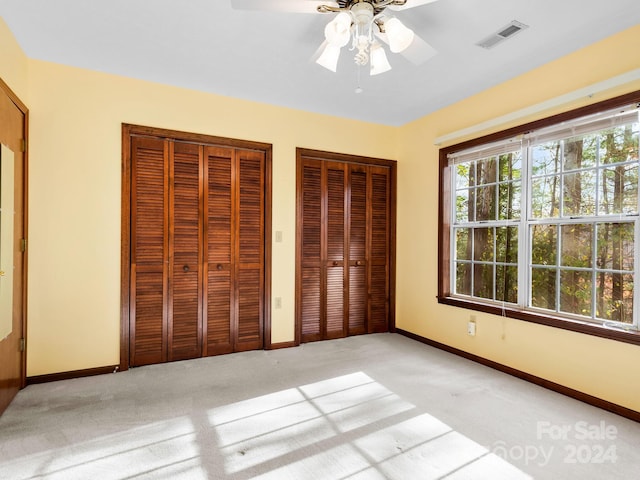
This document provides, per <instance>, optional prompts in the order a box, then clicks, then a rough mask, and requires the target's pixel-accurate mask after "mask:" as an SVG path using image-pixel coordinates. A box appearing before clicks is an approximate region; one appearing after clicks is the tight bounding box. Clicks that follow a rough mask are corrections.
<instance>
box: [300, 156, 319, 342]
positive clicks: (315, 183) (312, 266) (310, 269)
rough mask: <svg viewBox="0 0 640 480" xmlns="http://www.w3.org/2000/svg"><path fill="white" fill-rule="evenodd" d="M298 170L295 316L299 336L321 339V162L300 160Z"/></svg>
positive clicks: (308, 339) (311, 339)
mask: <svg viewBox="0 0 640 480" xmlns="http://www.w3.org/2000/svg"><path fill="white" fill-rule="evenodd" d="M298 168H300V172H299V177H300V181H299V188H300V189H301V191H300V192H299V196H300V198H301V200H300V205H299V208H300V210H301V211H300V213H299V216H298V222H299V223H300V225H298V228H299V230H300V232H301V234H299V240H298V241H299V242H300V245H299V246H298V248H299V250H300V254H299V256H300V259H299V261H300V273H299V278H298V316H299V323H300V329H301V340H302V341H303V342H312V341H316V340H321V339H322V335H321V321H320V319H321V317H322V316H323V315H324V306H323V305H324V301H323V298H324V291H323V290H324V289H323V284H324V282H323V281H322V273H323V271H324V267H323V257H322V249H321V244H322V243H323V241H322V232H323V228H322V198H323V194H322V185H323V182H322V176H323V174H322V172H323V168H322V163H321V162H317V161H303V162H302V164H301V165H299V166H298Z"/></svg>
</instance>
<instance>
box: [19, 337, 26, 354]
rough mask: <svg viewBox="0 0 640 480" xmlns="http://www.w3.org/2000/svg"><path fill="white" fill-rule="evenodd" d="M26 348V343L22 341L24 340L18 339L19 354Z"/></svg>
mask: <svg viewBox="0 0 640 480" xmlns="http://www.w3.org/2000/svg"><path fill="white" fill-rule="evenodd" d="M26 346H27V342H26V341H25V339H24V338H21V339H20V351H21V352H24V350H25V348H26Z"/></svg>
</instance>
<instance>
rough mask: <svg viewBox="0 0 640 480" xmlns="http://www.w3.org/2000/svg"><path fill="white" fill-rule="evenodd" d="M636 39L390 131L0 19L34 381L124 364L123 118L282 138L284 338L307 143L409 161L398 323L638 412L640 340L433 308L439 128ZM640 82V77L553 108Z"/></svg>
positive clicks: (621, 65) (522, 103)
mask: <svg viewBox="0 0 640 480" xmlns="http://www.w3.org/2000/svg"><path fill="white" fill-rule="evenodd" d="M639 41H640V27H635V28H633V29H630V30H628V31H626V32H623V33H621V34H619V35H616V36H613V37H611V38H609V39H606V40H604V41H602V42H599V43H598V44H595V45H593V46H591V47H588V48H586V49H584V50H582V51H579V52H576V53H575V54H573V55H569V56H568V57H565V58H562V59H560V60H558V61H556V62H553V63H550V64H548V65H546V66H544V67H542V68H539V69H536V70H534V71H532V72H530V73H528V74H526V75H523V76H521V77H518V78H516V79H514V80H512V81H509V82H506V83H504V84H502V85H499V86H497V87H495V88H492V89H490V90H487V91H485V92H483V93H481V94H478V95H476V96H474V97H472V98H469V99H467V100H464V101H462V102H460V103H458V104H455V105H452V106H450V107H448V108H446V109H443V110H441V111H438V112H436V113H434V114H431V115H428V116H426V117H424V118H422V119H420V120H417V121H415V122H413V123H411V124H408V125H405V126H404V127H401V128H392V127H383V126H378V125H373V124H366V123H362V122H355V121H349V120H343V119H337V118H332V117H327V116H321V115H315V114H310V113H305V112H300V111H294V110H290V109H284V108H278V107H273V106H268V105H262V104H257V103H252V102H246V101H240V100H234V99H230V98H225V97H221V96H216V95H209V94H205V93H200V92H195V91H190V90H185V89H179V88H174V87H168V86H163V85H158V84H153V83H149V82H143V81H138V80H132V79H127V78H123V77H118V76H113V75H107V74H102V73H96V72H90V71H86V70H81V69H76V68H71V67H65V66H60V65H56V64H51V63H46V62H42V61H37V60H27V59H26V58H25V57H24V55H23V53H22V52H21V51H20V49H19V47H17V44H16V42H15V39H14V38H13V36H12V35H11V33H10V32H9V31H8V30H7V28H6V26H5V24H4V23H3V22H2V21H1V19H0V47H2V48H0V77H2V78H3V80H5V82H7V83H8V84H9V85H10V86H11V88H13V89H14V91H15V92H16V93H17V94H18V95H19V96H20V97H21V98H22V100H23V101H24V102H25V103H27V105H28V107H29V108H30V115H31V117H30V120H31V130H30V136H31V145H30V189H29V193H30V196H29V202H30V211H29V213H30V218H29V232H30V244H29V245H30V247H29V255H30V256H29V319H28V321H29V327H28V359H27V360H28V372H27V374H28V375H29V376H33V375H41V374H47V373H55V372H64V371H70V370H77V369H83V368H92V367H99V366H104V365H110V364H117V363H118V361H119V328H120V311H119V302H120V175H121V174H120V167H121V145H120V125H121V123H122V122H126V123H135V124H141V125H150V126H157V127H164V128H169V129H176V130H185V131H191V132H198V133H204V134H211V135H217V136H226V137H235V138H242V139H247V140H254V141H261V142H268V143H272V144H273V155H274V157H273V160H274V162H273V178H274V189H273V231H274V232H275V231H278V230H279V231H282V232H283V240H284V241H283V242H282V243H275V242H274V243H273V259H272V264H273V279H272V284H273V292H272V294H273V296H274V297H275V296H280V297H282V309H278V310H273V311H272V321H273V337H272V341H273V342H284V341H289V340H291V339H293V324H294V313H293V312H294V304H293V301H294V272H295V265H294V260H295V244H294V243H295V242H294V233H295V168H294V167H295V148H296V147H297V146H300V147H307V148H316V149H322V150H330V151H336V152H344V153H353V154H357V155H368V156H376V157H384V158H392V159H398V160H399V169H398V170H399V172H398V173H399V175H398V231H397V238H398V248H397V259H398V266H397V325H398V327H400V328H403V329H406V330H409V331H411V332H414V333H416V334H419V335H422V336H425V337H428V338H432V339H434V340H436V341H439V342H442V343H445V344H448V345H451V346H453V347H456V348H460V349H463V350H466V351H469V352H471V353H474V354H477V355H480V356H483V357H486V358H489V359H491V360H495V361H497V362H500V363H503V364H506V365H509V366H512V367H514V368H518V369H520V370H523V371H526V372H529V373H531V374H534V375H538V376H540V377H543V378H547V379H549V380H552V381H555V382H558V383H562V384H565V385H567V386H569V387H571V388H575V389H577V390H580V391H583V392H586V393H589V394H592V395H595V396H597V397H600V398H603V399H605V400H608V401H611V402H614V403H618V404H621V405H624V406H626V407H629V408H632V409H635V410H638V411H640V384H639V383H638V382H637V378H638V368H639V367H638V364H639V362H638V359H639V358H640V347H635V346H632V345H628V344H624V343H620V342H613V341H608V340H603V339H599V338H595V337H591V336H586V335H581V334H576V333H572V332H566V331H562V330H558V329H552V328H549V327H544V326H540V325H535V324H530V323H526V322H521V321H515V320H511V319H506V318H500V317H494V316H490V315H482V314H476V316H477V322H478V334H477V336H476V337H474V338H471V337H468V336H467V335H466V322H467V320H468V318H469V315H470V312H469V311H466V310H463V309H458V308H453V307H448V306H442V305H439V304H437V302H436V299H435V296H436V292H437V288H436V270H437V229H436V225H437V201H438V184H437V178H438V161H437V160H438V157H437V154H438V150H437V147H436V146H434V145H433V139H435V138H436V137H438V136H440V135H443V134H447V133H450V132H452V131H456V130H458V129H461V128H465V127H468V126H472V125H474V124H478V123H480V122H483V121H486V120H490V119H492V118H496V117H499V116H501V115H504V114H508V113H510V112H512V111H514V110H519V109H521V108H525V107H527V106H530V105H533V104H536V103H538V102H542V101H545V100H548V99H550V98H553V97H556V96H558V95H562V94H565V93H567V92H571V91H574V90H576V89H579V88H582V87H584V86H586V85H589V84H592V83H595V82H599V81H601V80H604V79H607V78H610V77H613V76H616V75H619V74H621V73H624V72H628V71H630V70H633V69H635V68H638V67H639V66H640V57H638V56H637V55H633V54H629V52H630V49H629V46H630V45H633V44H638V42H639ZM638 89H640V84H638V82H635V83H634V84H629V85H625V86H623V87H620V88H618V89H616V90H615V91H610V92H607V93H605V94H603V95H600V96H598V97H595V98H593V99H584V100H580V101H577V102H574V103H575V104H572V105H568V106H563V107H559V108H558V109H556V110H566V109H568V108H570V107H575V106H578V105H581V104H586V103H590V102H593V101H597V100H601V99H602V98H606V97H607V96H613V95H616V94H620V93H623V92H626V91H632V90H638ZM425 94H428V92H425ZM546 114H547V113H545V114H544V115H546ZM541 116H542V114H541ZM532 119H533V118H527V119H524V120H522V121H519V122H518V123H523V122H524V121H528V120H532ZM346 132H349V133H348V134H347V133H346ZM417 207H419V208H417Z"/></svg>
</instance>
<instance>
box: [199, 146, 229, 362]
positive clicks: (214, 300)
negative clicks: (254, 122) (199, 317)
mask: <svg viewBox="0 0 640 480" xmlns="http://www.w3.org/2000/svg"><path fill="white" fill-rule="evenodd" d="M233 160H234V151H233V149H231V148H222V147H205V167H204V170H205V178H206V179H207V180H206V182H205V183H206V185H207V192H206V195H205V204H206V208H205V211H206V216H205V225H206V227H205V229H204V232H205V239H206V240H205V245H206V255H205V257H206V261H205V263H206V270H207V276H206V291H207V302H206V304H205V307H204V308H205V311H206V313H205V318H206V322H205V323H206V325H205V327H206V349H207V351H206V355H217V354H221V353H230V352H232V351H233V335H234V331H232V326H234V325H235V318H236V316H235V310H234V307H233V306H234V304H235V289H234V288H233V284H234V277H233V269H232V262H231V260H232V256H233V242H232V237H233V236H232V226H233V225H234V223H233V206H232V188H231V178H232V165H233Z"/></svg>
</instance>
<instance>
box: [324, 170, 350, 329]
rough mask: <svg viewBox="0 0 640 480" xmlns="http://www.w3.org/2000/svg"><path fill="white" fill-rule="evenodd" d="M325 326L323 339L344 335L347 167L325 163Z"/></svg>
mask: <svg viewBox="0 0 640 480" xmlns="http://www.w3.org/2000/svg"><path fill="white" fill-rule="evenodd" d="M325 165H326V185H327V186H326V191H327V207H326V212H327V213H326V218H327V221H326V232H324V233H323V237H324V238H326V250H327V254H326V259H327V262H326V269H327V270H326V276H325V278H326V286H325V288H326V292H327V293H326V305H327V306H326V324H325V330H324V332H323V333H324V337H325V338H339V337H344V336H346V334H347V328H346V325H345V323H346V322H345V320H346V314H345V313H346V312H345V278H344V275H345V230H346V229H345V223H346V220H345V218H346V217H345V213H346V208H345V203H346V202H345V192H346V190H347V187H346V181H347V175H346V165H345V164H343V163H329V162H328V163H326V164H325Z"/></svg>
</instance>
